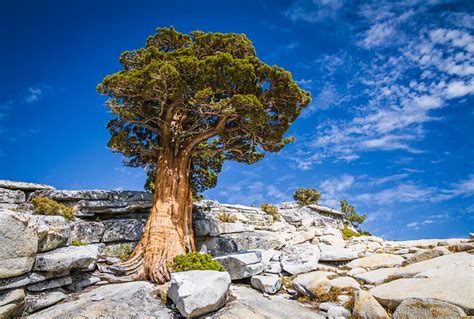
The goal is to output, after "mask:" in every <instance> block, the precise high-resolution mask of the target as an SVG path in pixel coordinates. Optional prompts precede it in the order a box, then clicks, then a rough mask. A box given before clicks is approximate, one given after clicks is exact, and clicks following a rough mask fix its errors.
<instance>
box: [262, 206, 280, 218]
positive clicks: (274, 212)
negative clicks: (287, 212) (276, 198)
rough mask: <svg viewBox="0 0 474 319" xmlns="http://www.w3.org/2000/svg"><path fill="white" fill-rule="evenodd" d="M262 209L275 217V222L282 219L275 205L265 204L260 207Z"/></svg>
mask: <svg viewBox="0 0 474 319" xmlns="http://www.w3.org/2000/svg"><path fill="white" fill-rule="evenodd" d="M260 209H261V210H263V211H264V212H265V213H267V214H268V215H271V216H272V217H273V221H277V220H278V219H280V214H278V208H277V207H276V206H274V205H270V204H268V203H263V204H261V205H260Z"/></svg>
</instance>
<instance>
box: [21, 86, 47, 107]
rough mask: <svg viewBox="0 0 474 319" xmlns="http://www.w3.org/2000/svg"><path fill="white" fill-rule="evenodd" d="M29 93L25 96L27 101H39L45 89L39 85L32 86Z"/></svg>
mask: <svg viewBox="0 0 474 319" xmlns="http://www.w3.org/2000/svg"><path fill="white" fill-rule="evenodd" d="M27 91H28V93H27V95H26V96H25V97H24V100H25V102H27V103H33V102H36V101H38V99H39V98H40V97H41V95H42V94H43V90H41V89H40V88H37V87H30V88H28V89H27Z"/></svg>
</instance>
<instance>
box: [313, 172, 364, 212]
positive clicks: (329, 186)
mask: <svg viewBox="0 0 474 319" xmlns="http://www.w3.org/2000/svg"><path fill="white" fill-rule="evenodd" d="M354 182H355V178H354V176H351V175H342V176H340V177H338V178H337V177H334V178H330V179H327V180H325V181H324V182H322V183H321V185H320V191H321V202H322V203H324V204H326V205H328V206H330V207H333V208H336V209H338V208H339V201H340V200H341V199H344V197H346V194H345V192H346V191H347V190H348V189H350V187H351V186H352V185H353V184H354Z"/></svg>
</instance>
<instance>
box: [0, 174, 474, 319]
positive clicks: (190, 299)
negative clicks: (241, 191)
mask: <svg viewBox="0 0 474 319" xmlns="http://www.w3.org/2000/svg"><path fill="white" fill-rule="evenodd" d="M15 183H16V182H7V181H0V206H2V205H3V208H7V209H8V210H6V209H5V210H0V235H3V236H0V241H1V242H0V318H10V317H13V316H21V315H23V316H28V317H32V318H64V317H73V318H176V317H180V316H189V317H207V318H249V319H250V318H348V317H355V318H390V317H393V318H464V317H466V316H474V240H473V238H472V236H473V234H471V235H470V236H471V238H470V239H469V238H465V239H427V240H413V241H398V242H397V241H388V240H384V239H382V238H379V237H375V236H359V237H352V238H349V239H347V238H346V239H344V238H343V234H342V232H341V230H342V229H343V228H344V227H348V226H349V225H348V223H347V222H345V221H344V219H343V218H342V216H341V214H340V213H338V212H337V211H333V210H330V209H327V208H324V207H321V206H317V205H312V206H306V207H298V206H297V205H294V204H291V203H287V204H281V205H279V206H278V209H279V214H280V217H279V218H278V220H276V221H274V220H273V218H272V216H270V215H268V214H266V213H265V212H263V211H261V210H260V209H258V208H255V207H247V206H240V205H223V204H219V203H217V202H213V201H203V202H199V203H197V204H196V205H195V212H194V213H193V217H194V230H195V234H196V236H197V242H198V248H199V249H200V250H201V251H202V252H209V253H211V254H212V255H213V256H214V257H215V258H216V259H217V260H218V261H219V262H220V263H221V264H222V265H223V266H224V268H225V269H226V272H215V271H191V272H181V273H175V274H173V275H172V280H171V282H170V283H169V284H167V285H164V286H157V285H153V284H150V283H146V282H132V283H121V284H109V283H108V282H107V280H106V279H107V277H108V275H109V274H108V273H107V265H108V264H113V263H115V262H117V261H118V260H117V258H116V257H114V256H112V255H113V254H111V252H113V251H115V250H114V249H115V248H116V247H117V245H123V244H124V243H127V244H130V245H131V246H133V244H134V243H135V242H136V240H137V239H138V238H139V237H140V235H141V231H142V227H143V224H142V220H143V219H144V218H146V209H147V208H148V207H149V205H150V204H149V203H148V202H147V197H146V196H147V195H146V194H145V193H141V192H111V191H80V192H77V191H76V192H75V191H57V190H54V189H51V187H48V186H45V185H38V186H35V185H36V184H28V183H22V184H21V183H20V184H15ZM2 189H3V190H2ZM34 192H36V194H38V193H39V194H42V195H46V196H48V197H51V198H54V199H56V200H58V201H59V202H62V203H66V204H68V205H70V206H71V207H74V208H75V210H76V212H77V214H76V217H75V218H74V219H73V220H72V221H65V220H62V219H61V218H62V217H59V216H41V215H32V213H31V211H29V210H28V202H27V201H28V198H29V197H31V196H33V195H34V194H35V193H34ZM32 194H33V195H32ZM229 216H233V217H232V218H229ZM138 221H139V222H138ZM230 221H232V222H230ZM106 234H107V235H106ZM78 238H79V239H82V240H83V241H84V242H81V245H78V246H74V245H72V240H73V239H75V240H77V239H78Z"/></svg>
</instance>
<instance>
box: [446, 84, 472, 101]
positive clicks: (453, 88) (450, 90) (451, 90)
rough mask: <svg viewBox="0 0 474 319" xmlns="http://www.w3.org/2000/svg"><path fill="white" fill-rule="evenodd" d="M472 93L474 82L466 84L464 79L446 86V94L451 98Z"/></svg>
mask: <svg viewBox="0 0 474 319" xmlns="http://www.w3.org/2000/svg"><path fill="white" fill-rule="evenodd" d="M471 93H474V82H471V83H469V84H466V83H464V82H463V81H453V82H451V83H449V84H448V86H447V88H446V96H447V97H448V98H450V99H452V98H457V97H462V96H465V95H467V94H471Z"/></svg>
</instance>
